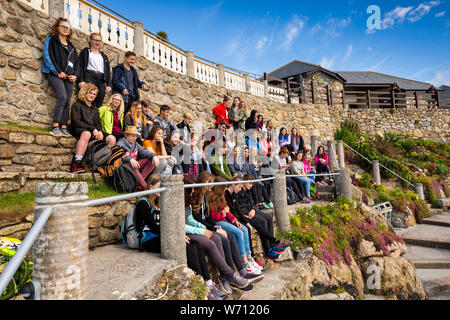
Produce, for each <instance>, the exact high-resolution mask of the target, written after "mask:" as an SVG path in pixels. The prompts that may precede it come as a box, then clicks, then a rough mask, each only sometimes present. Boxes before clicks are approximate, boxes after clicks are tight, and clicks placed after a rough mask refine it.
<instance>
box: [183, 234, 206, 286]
mask: <svg viewBox="0 0 450 320" xmlns="http://www.w3.org/2000/svg"><path fill="white" fill-rule="evenodd" d="M186 256H187V265H188V267H189V268H191V269H192V270H194V271H195V272H196V273H197V274H199V275H201V276H202V278H203V280H205V281H208V280H211V274H210V273H209V269H208V263H207V262H206V256H205V250H203V248H202V247H201V246H200V245H199V244H198V243H197V242H194V241H191V242H190V243H186Z"/></svg>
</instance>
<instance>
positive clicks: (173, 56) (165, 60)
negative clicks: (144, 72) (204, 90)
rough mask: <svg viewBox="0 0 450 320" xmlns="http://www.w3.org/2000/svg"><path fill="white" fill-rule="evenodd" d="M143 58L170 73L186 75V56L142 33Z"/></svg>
mask: <svg viewBox="0 0 450 320" xmlns="http://www.w3.org/2000/svg"><path fill="white" fill-rule="evenodd" d="M144 51H145V57H146V58H147V59H149V60H150V61H153V62H154V63H157V64H159V65H161V66H163V67H165V68H167V69H170V70H172V71H175V72H178V73H181V74H186V54H185V53H184V52H181V51H179V50H177V49H175V48H172V47H170V46H169V45H167V44H165V43H163V41H161V40H159V39H157V38H156V37H153V36H152V35H150V34H148V33H147V32H145V33H144Z"/></svg>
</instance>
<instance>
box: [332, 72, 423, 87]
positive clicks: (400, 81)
mask: <svg viewBox="0 0 450 320" xmlns="http://www.w3.org/2000/svg"><path fill="white" fill-rule="evenodd" d="M334 72H335V73H337V74H339V75H340V76H342V77H343V78H344V79H345V80H347V82H346V85H347V86H349V85H352V84H367V85H369V84H386V85H392V84H394V83H396V84H397V85H398V86H399V87H400V88H401V89H404V90H428V89H429V88H430V87H431V84H430V83H425V82H420V81H415V80H410V79H405V78H399V77H394V76H390V75H388V74H383V73H378V72H373V71H334Z"/></svg>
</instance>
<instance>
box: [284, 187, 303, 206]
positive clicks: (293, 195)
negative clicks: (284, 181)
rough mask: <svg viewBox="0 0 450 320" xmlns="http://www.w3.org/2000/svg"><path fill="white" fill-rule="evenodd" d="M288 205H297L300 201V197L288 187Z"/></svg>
mask: <svg viewBox="0 0 450 320" xmlns="http://www.w3.org/2000/svg"><path fill="white" fill-rule="evenodd" d="M286 195H287V204H288V205H291V204H295V203H297V202H299V201H300V199H299V197H298V195H297V194H296V193H295V192H294V190H292V189H291V188H289V187H286Z"/></svg>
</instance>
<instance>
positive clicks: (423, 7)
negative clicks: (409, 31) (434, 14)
mask: <svg viewBox="0 0 450 320" xmlns="http://www.w3.org/2000/svg"><path fill="white" fill-rule="evenodd" d="M439 4H440V2H439V1H431V2H429V3H421V4H420V5H419V6H418V7H417V8H416V9H414V10H413V11H411V12H410V13H408V21H409V22H416V21H419V20H420V19H422V18H423V17H424V16H426V15H427V14H428V13H429V12H430V10H431V8H433V7H434V6H437V5H439Z"/></svg>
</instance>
